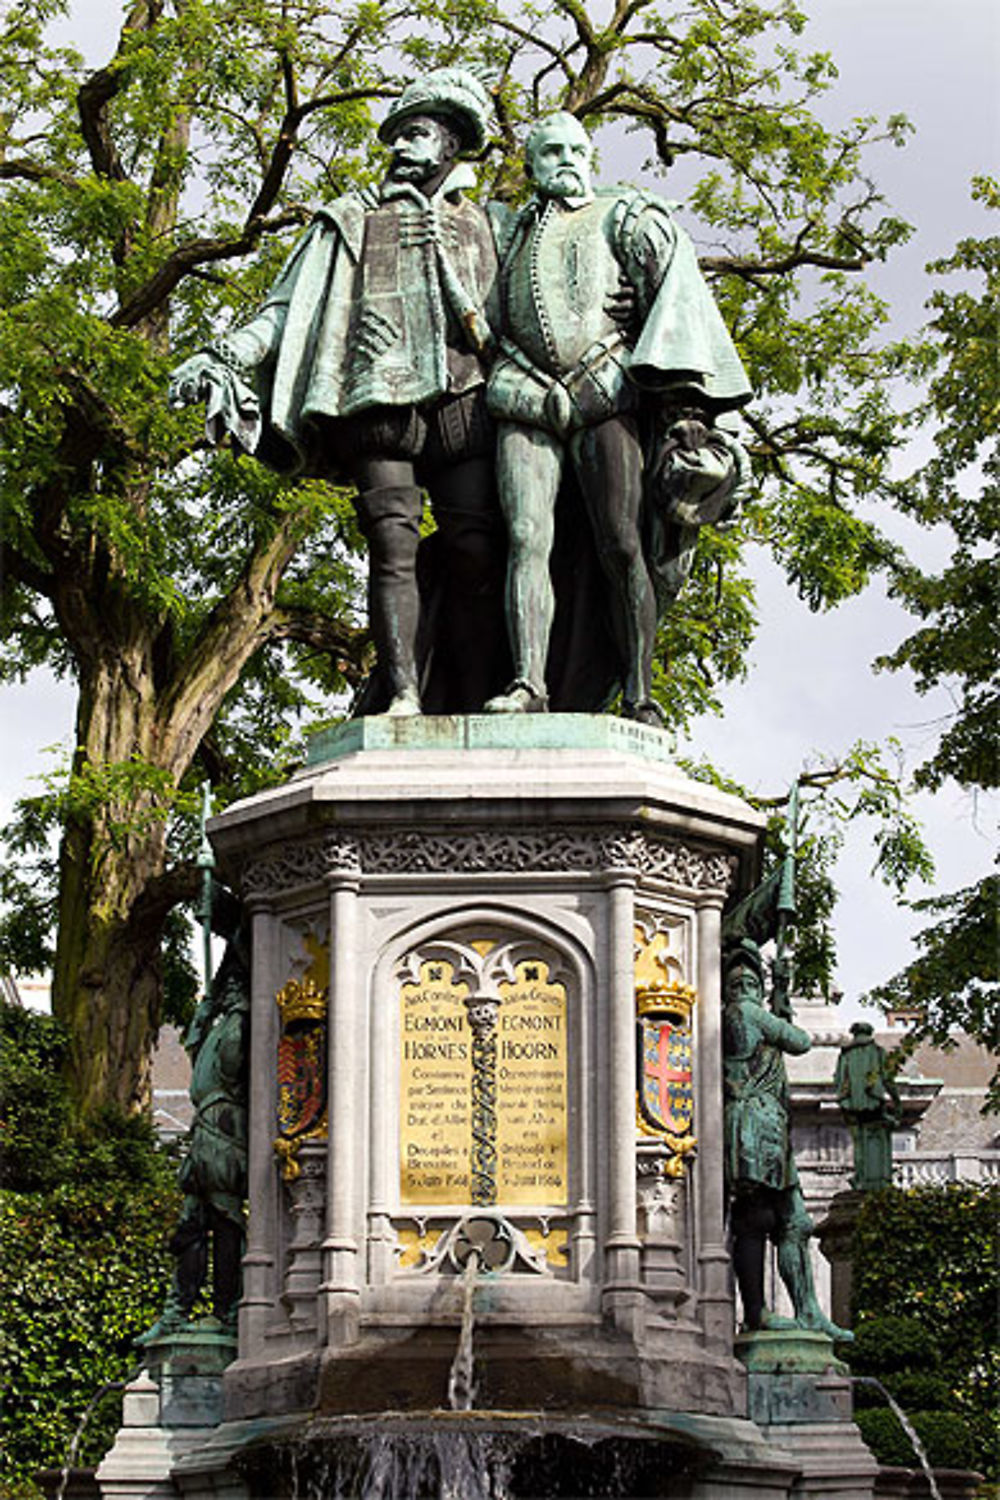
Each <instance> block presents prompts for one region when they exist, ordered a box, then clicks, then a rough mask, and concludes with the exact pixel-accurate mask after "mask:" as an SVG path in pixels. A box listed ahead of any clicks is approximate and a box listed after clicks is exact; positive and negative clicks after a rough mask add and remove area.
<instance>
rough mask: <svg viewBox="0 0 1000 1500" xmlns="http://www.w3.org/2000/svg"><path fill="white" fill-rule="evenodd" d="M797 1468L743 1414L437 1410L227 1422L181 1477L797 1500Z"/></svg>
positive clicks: (202, 1491)
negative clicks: (793, 1495) (792, 1497)
mask: <svg viewBox="0 0 1000 1500" xmlns="http://www.w3.org/2000/svg"><path fill="white" fill-rule="evenodd" d="M797 1472H798V1466H797V1465H796V1464H795V1462H794V1460H793V1459H792V1458H791V1457H790V1455H788V1454H784V1453H782V1452H780V1451H776V1450H775V1449H774V1447H773V1446H768V1445H766V1444H765V1443H764V1442H763V1440H762V1438H761V1435H760V1433H759V1431H758V1430H757V1428H756V1427H754V1425H753V1424H752V1423H750V1422H748V1421H745V1420H740V1419H734V1418H718V1417H706V1416H702V1415H696V1414H685V1413H677V1412H663V1413H649V1412H647V1413H643V1414H642V1415H639V1414H636V1415H635V1417H626V1416H623V1415H622V1414H620V1413H615V1412H612V1411H606V1410H605V1411H600V1410H598V1411H578V1412H575V1413H573V1414H555V1413H552V1412H544V1411H470V1412H449V1411H424V1412H386V1413H382V1414H379V1415H378V1416H365V1417H357V1416H341V1417H324V1416H311V1415H305V1414H303V1415H301V1416H300V1417H299V1418H297V1419H288V1418H285V1419H267V1420H260V1421H257V1422H250V1423H244V1422H241V1423H228V1424H224V1426H223V1427H221V1428H219V1429H217V1431H216V1433H215V1434H214V1436H213V1439H212V1441H211V1443H210V1445H209V1446H208V1447H206V1448H205V1449H203V1450H201V1451H200V1452H199V1453H198V1454H191V1455H188V1456H187V1457H185V1458H184V1459H182V1460H180V1462H179V1463H178V1465H177V1466H176V1468H175V1470H174V1481H175V1483H176V1484H177V1487H178V1488H179V1489H180V1490H181V1492H182V1493H183V1494H184V1495H185V1496H186V1497H189V1500H201V1497H202V1496H207V1495H209V1494H212V1493H215V1494H218V1493H219V1492H220V1489H221V1490H222V1491H224V1492H225V1493H227V1494H231V1495H234V1496H235V1495H242V1496H245V1497H247V1500H286V1497H288V1500H292V1497H295V1500H321V1497H322V1500H339V1497H343V1500H347V1497H351V1500H528V1497H538V1500H543V1497H553V1500H556V1497H568V1496H582V1495H587V1496H594V1497H601V1496H608V1497H611V1496H618V1497H620V1496H623V1495H629V1496H634V1497H641V1496H650V1497H656V1496H677V1497H680V1496H684V1497H685V1500H726V1497H730V1496H731V1497H734V1500H735V1497H739V1496H741V1495H743V1494H746V1495H747V1496H748V1497H749V1495H750V1494H751V1493H752V1494H753V1496H754V1497H755V1500H779V1497H781V1500H785V1497H787V1494H788V1491H789V1488H790V1485H791V1483H792V1481H793V1478H794V1476H795V1474H796V1473H797Z"/></svg>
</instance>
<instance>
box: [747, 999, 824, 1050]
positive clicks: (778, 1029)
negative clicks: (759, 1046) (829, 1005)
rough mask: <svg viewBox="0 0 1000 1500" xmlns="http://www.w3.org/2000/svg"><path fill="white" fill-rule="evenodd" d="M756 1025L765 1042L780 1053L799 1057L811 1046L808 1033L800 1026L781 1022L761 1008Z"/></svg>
mask: <svg viewBox="0 0 1000 1500" xmlns="http://www.w3.org/2000/svg"><path fill="white" fill-rule="evenodd" d="M757 1024H758V1025H759V1026H760V1029H761V1031H762V1032H763V1033H764V1036H765V1038H766V1040H767V1041H769V1042H770V1043H771V1044H772V1045H773V1046H775V1047H778V1048H779V1049H780V1050H781V1051H782V1052H788V1053H790V1054H791V1056H793V1057H799V1056H801V1054H802V1053H803V1052H808V1051H809V1049H810V1048H811V1046H812V1038H811V1037H810V1035H809V1033H808V1031H803V1030H802V1027H801V1026H796V1025H795V1023H794V1021H785V1020H783V1019H782V1017H781V1016H776V1015H774V1013H773V1012H772V1011H769V1010H764V1009H763V1008H762V1009H761V1013H760V1015H759V1016H758V1017H757Z"/></svg>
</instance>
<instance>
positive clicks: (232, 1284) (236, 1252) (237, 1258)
mask: <svg viewBox="0 0 1000 1500" xmlns="http://www.w3.org/2000/svg"><path fill="white" fill-rule="evenodd" d="M209 1213H210V1216H211V1221H212V1311H213V1313H214V1314H215V1316H216V1317H217V1318H218V1319H219V1321H220V1323H225V1322H227V1320H228V1321H229V1322H233V1320H234V1317H235V1312H236V1304H237V1302H238V1301H239V1297H240V1291H241V1281H242V1277H241V1261H242V1259H243V1227H242V1225H240V1224H237V1223H235V1222H234V1220H232V1219H231V1218H229V1216H228V1215H227V1214H224V1213H221V1212H220V1211H219V1210H218V1209H217V1208H211V1209H210V1210H209Z"/></svg>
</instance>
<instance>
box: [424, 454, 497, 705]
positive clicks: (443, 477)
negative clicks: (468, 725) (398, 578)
mask: <svg viewBox="0 0 1000 1500" xmlns="http://www.w3.org/2000/svg"><path fill="white" fill-rule="evenodd" d="M427 489H428V492H429V494H430V497H431V505H432V508H433V511H434V519H435V521H436V522H437V528H438V532H439V534H440V537H441V544H442V548H443V551H444V560H445V575H446V576H445V619H446V633H447V642H448V656H449V662H450V664H451V666H452V667H453V679H454V688H455V704H454V707H455V710H456V711H457V712H460V713H474V712H475V711H476V710H477V709H481V708H482V706H483V703H484V702H485V701H486V699H487V697H488V696H489V695H490V694H491V693H495V692H496V691H497V689H498V688H499V687H500V686H501V684H502V682H503V681H504V675H503V674H504V664H505V663H506V660H507V650H506V637H505V626H504V614H503V591H504V573H505V565H506V557H507V542H506V536H505V534H504V525H503V517H502V516H501V514H500V507H499V503H498V500H497V491H496V478H495V469H494V462H493V457H492V454H491V455H490V457H489V458H486V457H477V458H470V459H467V460H465V461H463V462H458V463H452V464H450V465H449V466H448V467H447V468H441V469H438V470H436V471H435V472H434V473H432V474H429V475H428V476H427Z"/></svg>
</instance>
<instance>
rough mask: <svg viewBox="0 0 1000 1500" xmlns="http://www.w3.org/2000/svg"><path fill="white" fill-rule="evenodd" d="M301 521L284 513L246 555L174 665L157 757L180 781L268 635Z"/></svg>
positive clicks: (164, 696) (291, 513)
mask: <svg viewBox="0 0 1000 1500" xmlns="http://www.w3.org/2000/svg"><path fill="white" fill-rule="evenodd" d="M299 527H300V521H299V518H298V517H297V515H296V514H295V513H294V512H291V511H290V512H287V513H286V514H285V515H284V516H283V517H282V520H281V522H280V524H279V525H278V526H277V527H276V528H275V530H274V532H273V534H272V535H271V536H270V537H267V538H265V539H263V540H261V541H260V542H259V543H258V544H257V546H256V547H255V548H254V550H253V552H252V553H251V554H250V556H249V557H248V558H247V560H246V562H245V564H244V566H243V569H242V572H241V574H240V577H239V579H238V580H237V582H236V584H235V585H234V587H233V588H232V589H230V591H229V593H228V594H227V595H225V597H224V598H222V599H220V600H219V601H218V603H217V604H216V606H215V608H214V609H213V610H212V611H211V613H210V614H209V616H208V618H207V619H206V620H205V622H204V624H203V626H202V628H201V630H200V631H199V633H198V635H197V637H196V639H195V641H194V642H193V644H192V646H191V647H190V649H189V650H188V651H187V652H186V653H185V655H184V658H183V660H182V661H181V663H180V664H179V666H178V669H177V671H176V673H175V675H174V680H173V683H172V684H171V686H170V687H169V688H168V689H167V690H166V691H165V693H164V694H163V698H162V700H161V701H162V709H161V715H160V728H159V739H160V746H161V749H160V755H159V756H158V761H159V763H160V764H161V765H163V766H165V767H166V768H168V769H169V770H170V771H171V774H172V775H173V776H174V778H175V780H177V781H179V780H180V779H181V777H182V776H183V774H184V772H185V771H186V770H187V768H188V766H189V765H190V763H191V760H192V759H193V757H194V755H195V753H196V752H197V749H198V745H199V743H200V741H201V739H202V737H203V735H204V734H205V732H206V731H207V730H208V728H209V727H210V725H211V724H212V722H213V720H214V719H215V716H216V714H217V713H218V710H219V705H220V704H221V702H222V700H223V698H224V697H225V695H226V693H228V692H229V689H230V688H231V687H232V686H233V684H234V683H235V682H236V681H237V679H238V678H239V675H240V673H241V672H242V670H243V668H244V667H245V665H246V663H247V662H248V661H249V659H250V657H251V656H252V655H253V654H254V652H255V651H257V650H258V649H259V648H260V647H261V646H262V645H264V644H265V643H266V641H267V640H268V639H269V637H270V635H271V620H272V611H273V610H274V601H275V596H276V594H277V591H278V586H279V584H280V583H281V579H282V575H283V573H284V571H285V568H286V567H287V566H288V564H289V562H290V561H291V559H292V557H293V556H294V554H295V549H296V547H297V546H298V544H299Z"/></svg>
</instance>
